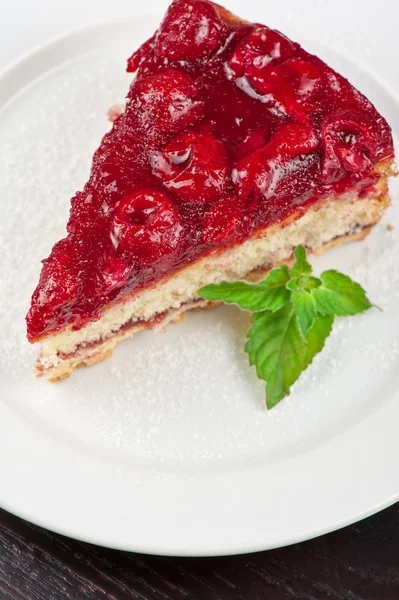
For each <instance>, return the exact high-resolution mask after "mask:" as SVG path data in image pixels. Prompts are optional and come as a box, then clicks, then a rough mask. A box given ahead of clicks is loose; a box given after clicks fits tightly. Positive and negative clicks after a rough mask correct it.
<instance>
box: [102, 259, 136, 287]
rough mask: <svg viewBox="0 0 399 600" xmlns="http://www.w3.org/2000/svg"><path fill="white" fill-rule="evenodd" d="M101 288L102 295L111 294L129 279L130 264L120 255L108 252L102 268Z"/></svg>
mask: <svg viewBox="0 0 399 600" xmlns="http://www.w3.org/2000/svg"><path fill="white" fill-rule="evenodd" d="M101 271H102V279H103V281H102V282H101V288H102V292H103V294H104V295H108V294H111V293H112V292H114V291H115V290H118V289H119V288H121V287H122V286H123V285H124V284H125V283H126V282H127V281H128V279H129V276H130V274H131V265H129V264H128V263H127V262H126V260H124V259H123V258H121V257H120V256H115V254H113V253H109V254H108V255H107V258H106V262H105V265H104V266H103V268H102V270H101Z"/></svg>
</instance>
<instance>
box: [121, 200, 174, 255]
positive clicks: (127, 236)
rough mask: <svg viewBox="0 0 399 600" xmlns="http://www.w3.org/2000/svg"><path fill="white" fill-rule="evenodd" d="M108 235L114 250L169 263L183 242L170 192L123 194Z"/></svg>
mask: <svg viewBox="0 0 399 600" xmlns="http://www.w3.org/2000/svg"><path fill="white" fill-rule="evenodd" d="M110 238H111V242H112V245H113V246H114V248H115V251H116V253H117V254H122V255H125V256H126V257H128V258H129V259H132V260H138V261H139V263H145V264H151V263H152V262H154V261H161V262H162V264H164V265H166V264H170V262H171V261H173V259H174V257H175V255H176V254H177V252H178V250H179V246H180V244H181V242H182V238H183V225H182V220H181V218H180V216H179V214H178V212H177V209H176V207H175V206H174V204H173V202H172V201H171V199H170V198H169V196H167V195H166V194H163V193H162V192H158V191H156V190H151V189H145V190H140V191H138V192H133V193H130V194H127V195H126V196H125V197H124V198H122V200H121V202H120V204H119V206H118V208H117V209H116V212H115V214H114V216H113V219H112V221H111V225H110ZM161 259H162V260H161Z"/></svg>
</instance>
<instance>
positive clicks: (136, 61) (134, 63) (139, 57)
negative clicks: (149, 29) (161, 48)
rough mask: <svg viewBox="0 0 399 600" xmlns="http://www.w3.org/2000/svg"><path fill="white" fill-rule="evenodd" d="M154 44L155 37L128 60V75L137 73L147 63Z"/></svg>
mask: <svg viewBox="0 0 399 600" xmlns="http://www.w3.org/2000/svg"><path fill="white" fill-rule="evenodd" d="M154 43H155V35H153V36H152V38H150V39H149V40H147V41H146V42H144V44H142V45H141V46H140V48H139V49H138V50H136V52H134V53H133V54H132V56H131V57H130V58H128V60H127V67H126V71H127V72H128V73H135V72H136V71H137V69H138V68H139V67H140V66H141V65H142V64H143V63H144V62H145V60H146V59H147V58H148V56H150V55H151V51H152V49H153V47H154Z"/></svg>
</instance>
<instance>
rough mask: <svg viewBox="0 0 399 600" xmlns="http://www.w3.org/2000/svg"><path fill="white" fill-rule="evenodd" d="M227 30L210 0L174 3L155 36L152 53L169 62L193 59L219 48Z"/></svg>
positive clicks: (185, 0) (183, 0) (190, 0)
mask: <svg viewBox="0 0 399 600" xmlns="http://www.w3.org/2000/svg"><path fill="white" fill-rule="evenodd" d="M226 37H227V30H226V27H225V26H224V24H223V22H222V21H221V19H220V17H219V15H218V13H217V11H216V10H215V8H214V7H213V6H212V4H211V3H210V2H204V1H202V0H180V1H179V2H173V3H172V5H171V6H170V7H169V9H168V11H167V13H166V16H165V18H164V20H163V22H162V24H161V27H160V28H159V30H158V33H157V35H156V44H155V54H156V55H157V56H159V57H161V58H167V59H168V60H170V61H177V60H187V61H193V60H196V59H201V58H204V57H206V56H210V55H211V54H213V53H214V52H216V51H217V50H218V48H220V47H221V46H222V44H223V42H224V40H225V39H226Z"/></svg>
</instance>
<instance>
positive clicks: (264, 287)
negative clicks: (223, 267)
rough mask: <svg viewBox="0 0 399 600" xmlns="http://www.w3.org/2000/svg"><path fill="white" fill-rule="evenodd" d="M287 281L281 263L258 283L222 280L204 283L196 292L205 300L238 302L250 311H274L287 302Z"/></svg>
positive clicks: (284, 268) (287, 272) (286, 274)
mask: <svg viewBox="0 0 399 600" xmlns="http://www.w3.org/2000/svg"><path fill="white" fill-rule="evenodd" d="M288 281H289V271H288V268H287V267H286V266H285V265H283V266H282V267H279V268H277V269H273V270H272V271H270V273H269V275H268V276H267V277H266V279H264V280H263V281H261V282H260V283H255V284H251V283H246V282H245V281H235V282H233V283H228V282H226V281H222V283H219V284H217V285H213V284H211V285H206V286H205V287H203V288H201V289H200V290H198V294H199V296H202V297H203V298H206V299H207V300H215V301H222V302H225V303H227V304H238V305H239V306H240V308H242V309H244V310H249V311H251V312H257V311H259V310H271V311H276V310H279V309H280V308H281V307H282V306H284V305H285V304H287V302H289V299H290V292H289V291H288V290H287V289H286V287H285V286H286V284H287V282H288Z"/></svg>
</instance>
